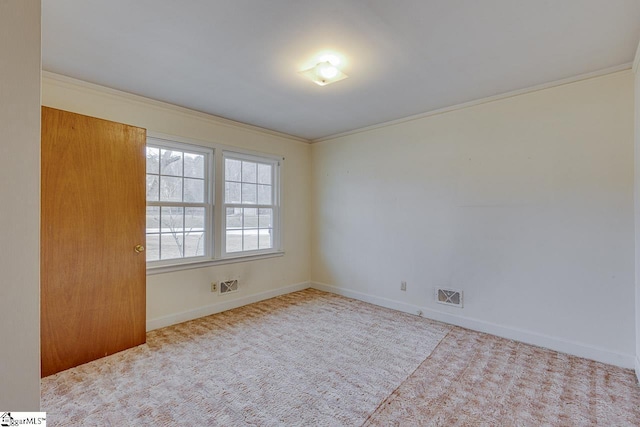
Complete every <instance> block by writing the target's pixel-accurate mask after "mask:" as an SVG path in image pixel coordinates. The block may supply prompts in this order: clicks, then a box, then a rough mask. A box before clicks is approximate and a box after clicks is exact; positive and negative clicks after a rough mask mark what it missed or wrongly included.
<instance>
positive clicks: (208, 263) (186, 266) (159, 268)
mask: <svg viewBox="0 0 640 427" xmlns="http://www.w3.org/2000/svg"><path fill="white" fill-rule="evenodd" d="M281 256H284V251H275V252H268V253H260V254H253V255H240V256H235V257H233V258H231V257H229V258H215V259H207V260H205V261H194V262H184V263H180V264H168V265H156V266H153V267H147V276H153V275H154V274H163V273H171V272H173V271H182V270H193V269H194V268H204V267H213V266H214V265H222V264H235V263H238V262H247V261H258V260H261V259H267V258H276V257H281Z"/></svg>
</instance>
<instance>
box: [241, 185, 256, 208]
mask: <svg viewBox="0 0 640 427" xmlns="http://www.w3.org/2000/svg"><path fill="white" fill-rule="evenodd" d="M256 187H257V186H256V185H255V184H242V203H249V204H253V205H255V204H256V203H257V201H258V200H257V197H256Z"/></svg>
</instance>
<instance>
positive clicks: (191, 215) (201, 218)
mask: <svg viewBox="0 0 640 427" xmlns="http://www.w3.org/2000/svg"><path fill="white" fill-rule="evenodd" d="M205 220H206V214H205V209H204V208H185V210H184V227H185V229H186V231H187V232H189V231H204V229H205V227H204V223H205Z"/></svg>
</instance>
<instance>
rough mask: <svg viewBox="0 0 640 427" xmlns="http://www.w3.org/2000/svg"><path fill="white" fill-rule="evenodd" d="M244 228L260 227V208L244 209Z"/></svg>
mask: <svg viewBox="0 0 640 427" xmlns="http://www.w3.org/2000/svg"><path fill="white" fill-rule="evenodd" d="M244 228H258V209H253V208H246V209H245V210H244Z"/></svg>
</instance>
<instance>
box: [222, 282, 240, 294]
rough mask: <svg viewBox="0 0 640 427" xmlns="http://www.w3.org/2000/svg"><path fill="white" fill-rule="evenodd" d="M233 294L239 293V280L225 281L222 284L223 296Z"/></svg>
mask: <svg viewBox="0 0 640 427" xmlns="http://www.w3.org/2000/svg"><path fill="white" fill-rule="evenodd" d="M231 292H238V281H237V280H225V281H224V282H220V293H221V294H229V293H231Z"/></svg>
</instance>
